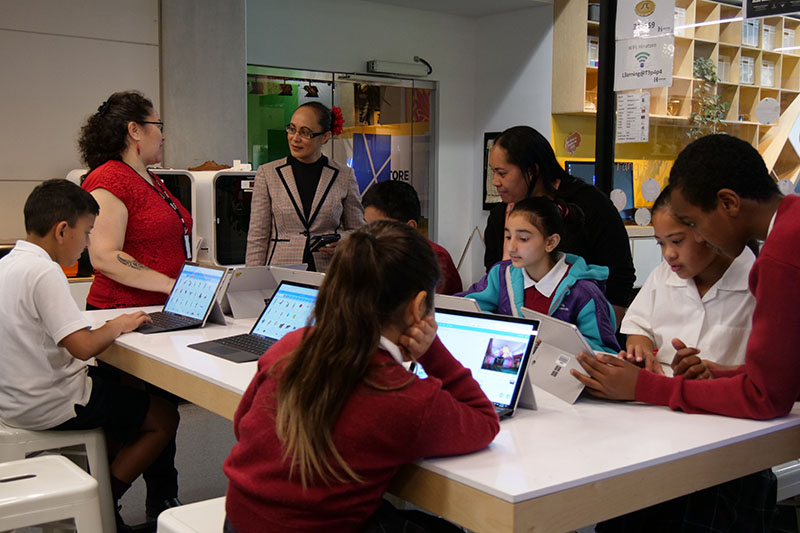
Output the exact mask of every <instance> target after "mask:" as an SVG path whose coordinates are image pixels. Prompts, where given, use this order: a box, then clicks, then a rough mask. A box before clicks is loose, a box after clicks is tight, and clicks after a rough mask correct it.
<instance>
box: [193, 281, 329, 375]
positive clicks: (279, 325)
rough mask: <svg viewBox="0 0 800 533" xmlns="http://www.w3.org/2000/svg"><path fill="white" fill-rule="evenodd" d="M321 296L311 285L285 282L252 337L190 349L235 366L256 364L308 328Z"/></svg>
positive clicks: (232, 338)
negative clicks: (293, 333)
mask: <svg viewBox="0 0 800 533" xmlns="http://www.w3.org/2000/svg"><path fill="white" fill-rule="evenodd" d="M318 292H319V289H318V288H317V287H312V286H311V285H304V284H301V283H295V282H292V281H283V282H281V284H280V285H279V286H278V288H277V289H276V290H275V294H273V295H272V298H271V299H270V301H269V304H267V306H266V307H264V310H263V311H262V312H261V316H259V317H258V320H256V323H255V324H253V327H252V329H251V330H250V333H245V334H243V335H234V336H232V337H223V338H221V339H216V340H213V341H206V342H200V343H197V344H190V345H189V348H194V349H195V350H200V351H201V352H206V353H210V354H211V355H216V356H218V357H222V358H224V359H228V360H229V361H234V362H236V363H245V362H247V361H255V360H257V359H258V358H259V357H261V356H262V355H264V352H266V351H267V350H268V349H269V347H270V346H272V345H273V344H275V343H276V342H278V341H279V340H280V339H281V338H282V337H283V336H284V335H286V334H287V333H289V332H290V331H294V330H296V329H299V328H302V327H305V326H306V324H307V322H308V319H309V317H310V316H311V312H312V310H313V309H314V302H316V300H317V293H318Z"/></svg>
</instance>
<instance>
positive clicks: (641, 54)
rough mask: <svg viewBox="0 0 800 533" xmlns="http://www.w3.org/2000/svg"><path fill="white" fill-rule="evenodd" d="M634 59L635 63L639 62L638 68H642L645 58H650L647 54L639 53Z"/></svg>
mask: <svg viewBox="0 0 800 533" xmlns="http://www.w3.org/2000/svg"><path fill="white" fill-rule="evenodd" d="M634 57H635V58H636V61H638V62H639V67H640V68H644V62H645V61H647V58H648V57H650V54H648V53H647V52H639V53H638V54H636V55H635V56H634Z"/></svg>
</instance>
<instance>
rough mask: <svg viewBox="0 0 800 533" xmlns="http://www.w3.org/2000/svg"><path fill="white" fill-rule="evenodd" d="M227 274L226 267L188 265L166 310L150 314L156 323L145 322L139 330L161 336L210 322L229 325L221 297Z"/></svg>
mask: <svg viewBox="0 0 800 533" xmlns="http://www.w3.org/2000/svg"><path fill="white" fill-rule="evenodd" d="M227 272H228V269H227V268H224V267H216V266H200V265H198V264H196V263H188V262H187V263H184V265H183V267H182V268H181V272H180V274H178V279H177V280H175V285H174V286H173V287H172V292H170V293H169V297H168V298H167V303H166V304H164V309H163V310H161V311H157V312H155V313H150V315H149V316H150V318H151V319H152V321H153V322H152V323H149V322H145V323H144V324H142V325H141V326H139V327H138V328H137V329H136V331H138V332H139V333H159V332H162V331H175V330H178V329H187V328H194V327H203V326H205V325H206V321H207V320H211V321H212V322H217V323H220V324H225V317H224V316H223V314H222V309H220V306H219V303H218V302H217V298H218V297H219V295H220V294H221V293H222V292H223V286H224V282H225V281H226V280H227V276H226V275H225V274H227Z"/></svg>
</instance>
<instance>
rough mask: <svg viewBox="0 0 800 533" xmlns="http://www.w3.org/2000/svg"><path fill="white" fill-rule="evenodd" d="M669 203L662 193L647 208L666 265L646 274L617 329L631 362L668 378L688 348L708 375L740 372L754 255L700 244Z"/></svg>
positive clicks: (751, 301) (747, 330)
mask: <svg viewBox="0 0 800 533" xmlns="http://www.w3.org/2000/svg"><path fill="white" fill-rule="evenodd" d="M669 197H670V189H669V187H667V188H665V189H664V190H663V191H662V192H661V194H660V195H659V197H658V199H656V201H655V203H654V204H653V208H652V211H653V228H654V230H655V237H656V241H657V242H658V245H659V246H660V247H661V254H662V256H663V258H664V261H662V262H661V264H660V265H658V267H656V269H655V270H653V272H651V273H650V276H648V278H647V281H645V284H644V286H643V287H642V288H641V290H640V291H639V294H638V295H637V296H636V298H635V299H634V300H633V302H632V303H631V305H630V307H629V308H628V311H627V313H626V314H625V318H624V319H623V320H622V325H621V327H620V331H621V332H622V333H625V334H627V335H628V340H627V346H626V352H627V355H628V359H629V360H634V361H636V362H638V363H642V362H643V361H644V364H645V368H647V369H648V370H651V371H653V372H656V373H658V374H665V373H666V374H667V375H670V376H671V375H672V373H673V372H672V367H671V365H672V363H673V358H674V357H675V354H676V351H677V350H678V349H683V350H684V352H681V353H682V354H683V353H686V352H685V350H686V347H687V346H689V347H693V348H690V350H691V351H692V353H694V354H697V355H699V356H700V357H702V358H703V361H704V362H705V363H706V365H705V366H706V368H705V372H706V373H707V372H708V371H709V369H721V368H726V367H735V366H739V365H741V364H742V363H744V354H745V349H746V347H747V338H748V337H749V336H750V328H751V322H752V317H753V309H754V307H755V298H753V295H752V294H751V293H750V291H749V289H748V286H747V277H748V274H749V273H750V268H751V267H752V266H753V262H754V261H755V256H754V255H753V252H751V251H750V249H749V248H745V249H744V251H743V252H742V253H741V254H740V255H739V256H738V257H737V258H736V259H731V258H729V257H727V256H725V255H722V254H719V253H717V251H716V250H714V249H713V248H711V247H709V246H708V245H707V244H706V242H705V241H702V240H698V239H697V238H696V237H695V235H694V233H693V232H692V229H691V228H690V227H689V226H686V225H685V224H683V223H682V222H680V221H679V220H678V219H677V218H676V217H675V215H674V213H673V211H672V208H671V206H670V203H669ZM654 349H655V350H654ZM654 351H655V352H656V353H655V354H654ZM657 363H660V364H657ZM698 368H700V367H698ZM690 371H691V370H690ZM687 377H690V376H687ZM697 377H710V374H708V375H705V376H697Z"/></svg>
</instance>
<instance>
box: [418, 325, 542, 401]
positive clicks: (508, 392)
mask: <svg viewBox="0 0 800 533" xmlns="http://www.w3.org/2000/svg"><path fill="white" fill-rule="evenodd" d="M435 317H436V322H437V323H438V324H439V330H438V334H439V338H440V339H441V341H442V343H443V344H444V345H445V346H446V347H447V349H448V350H449V351H450V353H451V354H453V356H454V357H455V358H456V359H458V361H459V362H460V363H461V364H462V365H463V366H464V367H465V368H468V369H469V370H470V371H471V372H472V377H473V378H475V381H477V382H478V384H479V385H480V386H481V389H482V390H483V392H484V394H486V397H487V398H489V401H491V402H492V403H494V404H495V405H496V406H499V407H509V406H511V405H513V403H514V400H515V399H516V398H515V393H516V392H518V391H519V389H520V388H521V387H518V386H517V385H518V384H517V382H518V381H519V376H520V370H521V368H522V365H523V364H525V363H526V362H527V361H528V358H529V356H530V352H531V350H532V348H533V345H534V343H535V341H536V335H537V334H538V330H537V327H536V325H534V324H532V323H531V321H530V320H524V319H518V318H513V317H506V316H499V315H488V314H478V313H463V312H452V311H443V310H437V311H436V315H435ZM416 368H417V369H418V370H417V375H418V376H419V377H424V371H423V370H421V369H420V366H419V365H417V366H416Z"/></svg>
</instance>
